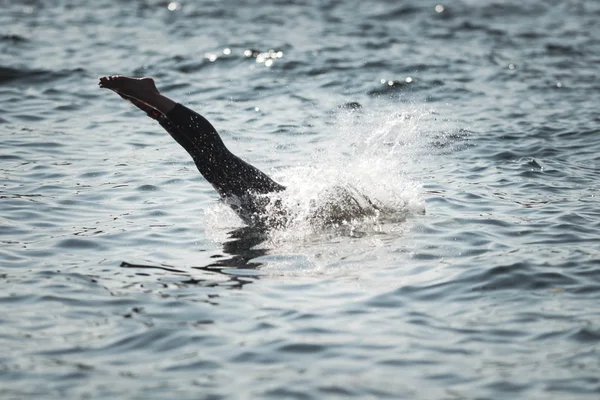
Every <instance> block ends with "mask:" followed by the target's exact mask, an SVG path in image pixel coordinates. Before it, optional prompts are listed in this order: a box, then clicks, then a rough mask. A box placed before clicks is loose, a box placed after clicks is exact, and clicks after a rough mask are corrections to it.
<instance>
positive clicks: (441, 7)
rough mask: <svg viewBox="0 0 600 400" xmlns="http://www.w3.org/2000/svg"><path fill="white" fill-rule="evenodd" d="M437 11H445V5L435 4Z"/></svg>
mask: <svg viewBox="0 0 600 400" xmlns="http://www.w3.org/2000/svg"><path fill="white" fill-rule="evenodd" d="M435 12H436V13H438V14H439V13H443V12H444V6H443V5H441V4H438V5H437V6H435Z"/></svg>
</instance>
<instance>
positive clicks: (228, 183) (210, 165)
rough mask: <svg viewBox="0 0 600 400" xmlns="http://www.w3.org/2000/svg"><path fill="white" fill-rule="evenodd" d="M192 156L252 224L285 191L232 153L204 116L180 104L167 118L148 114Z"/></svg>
mask: <svg viewBox="0 0 600 400" xmlns="http://www.w3.org/2000/svg"><path fill="white" fill-rule="evenodd" d="M148 115H149V116H150V117H152V118H154V119H156V120H157V121H158V122H159V123H160V124H161V125H162V127H163V128H164V129H165V130H166V131H167V132H169V134H170V135H171V136H172V137H173V139H175V140H176V141H177V143H179V144H180V145H181V146H182V147H183V148H184V149H185V150H187V152H188V153H189V154H190V155H191V156H192V158H193V160H194V162H195V163H196V167H198V170H199V171H200V173H201V174H202V176H204V178H206V180H207V181H208V182H209V183H210V184H211V185H212V186H213V187H214V188H215V189H216V190H217V192H218V193H219V195H220V196H221V198H222V199H223V201H224V202H225V203H227V204H229V206H231V208H232V209H233V210H234V211H235V212H236V213H237V214H238V215H239V216H240V218H242V220H244V221H245V222H246V223H248V224H256V223H260V222H261V221H263V220H264V218H265V216H264V214H265V207H266V206H267V205H268V204H269V199H268V198H266V197H264V196H260V195H264V194H267V193H272V192H279V191H282V190H285V187H284V186H282V185H280V184H279V183H277V182H275V181H273V180H272V179H271V178H269V176H268V175H266V174H265V173H264V172H262V171H260V170H259V169H258V168H256V167H254V166H252V165H250V164H248V163H247V162H245V161H244V160H242V159H241V158H239V157H238V156H236V155H234V154H233V153H231V152H230V151H229V150H228V149H227V148H226V147H225V144H224V143H223V141H222V140H221V137H220V136H219V134H218V133H217V131H216V129H215V128H214V127H213V126H212V125H211V124H210V122H208V121H207V120H206V119H205V118H204V117H203V116H201V115H200V114H198V113H196V112H194V111H192V110H190V109H189V108H187V107H185V106H183V105H181V104H177V105H176V106H175V107H174V108H173V109H172V110H170V111H169V112H168V113H167V114H166V115H165V116H162V115H160V116H159V115H156V114H153V113H152V114H148Z"/></svg>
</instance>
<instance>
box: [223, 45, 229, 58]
mask: <svg viewBox="0 0 600 400" xmlns="http://www.w3.org/2000/svg"><path fill="white" fill-rule="evenodd" d="M223 54H225V55H226V56H228V55H230V54H231V49H230V48H229V47H226V48H224V49H223Z"/></svg>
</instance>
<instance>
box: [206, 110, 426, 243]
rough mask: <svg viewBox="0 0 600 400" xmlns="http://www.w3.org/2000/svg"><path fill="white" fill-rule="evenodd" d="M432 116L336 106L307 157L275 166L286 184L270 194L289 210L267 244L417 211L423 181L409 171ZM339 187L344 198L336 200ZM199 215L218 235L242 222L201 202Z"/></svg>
mask: <svg viewBox="0 0 600 400" xmlns="http://www.w3.org/2000/svg"><path fill="white" fill-rule="evenodd" d="M431 115H432V113H431V111H429V110H427V109H425V108H423V107H418V106H411V107H410V108H406V109H385V110H377V111H374V112H369V113H365V112H363V111H361V110H340V111H339V112H338V114H337V115H335V123H334V124H333V131H332V132H331V133H330V134H327V135H326V134H323V137H324V138H323V139H322V140H321V141H320V142H319V143H318V147H316V146H315V150H314V152H313V153H312V155H311V157H310V159H309V160H307V162H306V164H304V165H297V166H291V167H289V168H285V169H281V170H279V171H276V172H275V173H273V177H274V179H275V180H276V181H278V182H280V183H282V184H283V185H285V186H286V187H287V190H286V191H284V192H282V193H276V194H273V195H270V198H271V201H272V203H273V204H274V203H280V204H278V206H277V207H279V206H280V205H282V206H283V209H285V210H288V212H287V213H286V215H285V217H284V218H282V219H281V221H279V224H278V227H277V228H275V229H273V230H272V231H271V232H270V238H269V241H268V242H267V244H266V245H267V246H269V247H272V246H275V245H280V244H281V243H286V242H290V241H292V242H296V243H297V242H298V241H300V242H303V241H309V242H310V241H312V240H313V239H314V238H315V237H319V238H320V240H322V239H324V236H326V237H332V236H336V235H337V236H339V235H342V236H349V237H357V236H363V235H365V234H368V233H377V232H382V231H389V230H394V228H393V226H394V224H398V223H401V222H402V221H404V220H405V218H406V217H407V216H409V215H411V214H416V213H423V212H424V205H423V203H422V201H421V199H420V193H421V185H420V183H419V182H418V181H415V180H414V179H413V178H411V171H414V169H413V168H414V165H415V163H418V162H419V160H420V158H421V157H422V156H423V154H425V153H424V149H426V147H427V138H426V137H425V136H426V132H429V131H431V129H430V124H431V121H432V120H433V118H431ZM290 140H293V138H291V139H290ZM340 193H342V194H343V195H344V196H346V197H347V198H348V199H350V200H349V201H347V202H346V203H344V202H341V203H340V198H339V197H344V196H340ZM336 201H337V202H338V203H336ZM371 206H374V207H371ZM332 210H333V212H334V214H336V217H339V216H340V215H338V214H339V212H340V210H341V212H342V214H341V215H342V217H341V218H333V219H332V218H331V213H332ZM357 210H358V212H357ZM363 210H367V212H362V211H363ZM345 211H349V212H347V213H345V214H344V212H345ZM370 211H374V212H370ZM205 217H206V223H207V236H208V237H209V238H211V239H213V240H215V241H218V242H221V241H222V240H225V239H226V238H227V235H226V232H227V230H230V229H231V228H234V227H237V226H239V225H240V223H239V220H237V217H236V216H235V214H234V213H233V212H232V211H231V210H229V209H227V207H226V206H224V205H217V204H216V205H214V206H211V207H209V208H207V210H206V211H205ZM332 221H333V223H331V222H332Z"/></svg>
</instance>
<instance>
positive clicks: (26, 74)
mask: <svg viewBox="0 0 600 400" xmlns="http://www.w3.org/2000/svg"><path fill="white" fill-rule="evenodd" d="M83 73H85V69H83V68H75V69H70V70H60V71H47V70H42V69H25V68H21V69H17V68H11V67H4V66H0V84H2V83H5V82H12V81H21V80H27V81H28V82H29V83H42V82H50V81H53V80H55V79H62V78H65V77H72V76H73V75H77V76H80V75H82V74H83Z"/></svg>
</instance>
